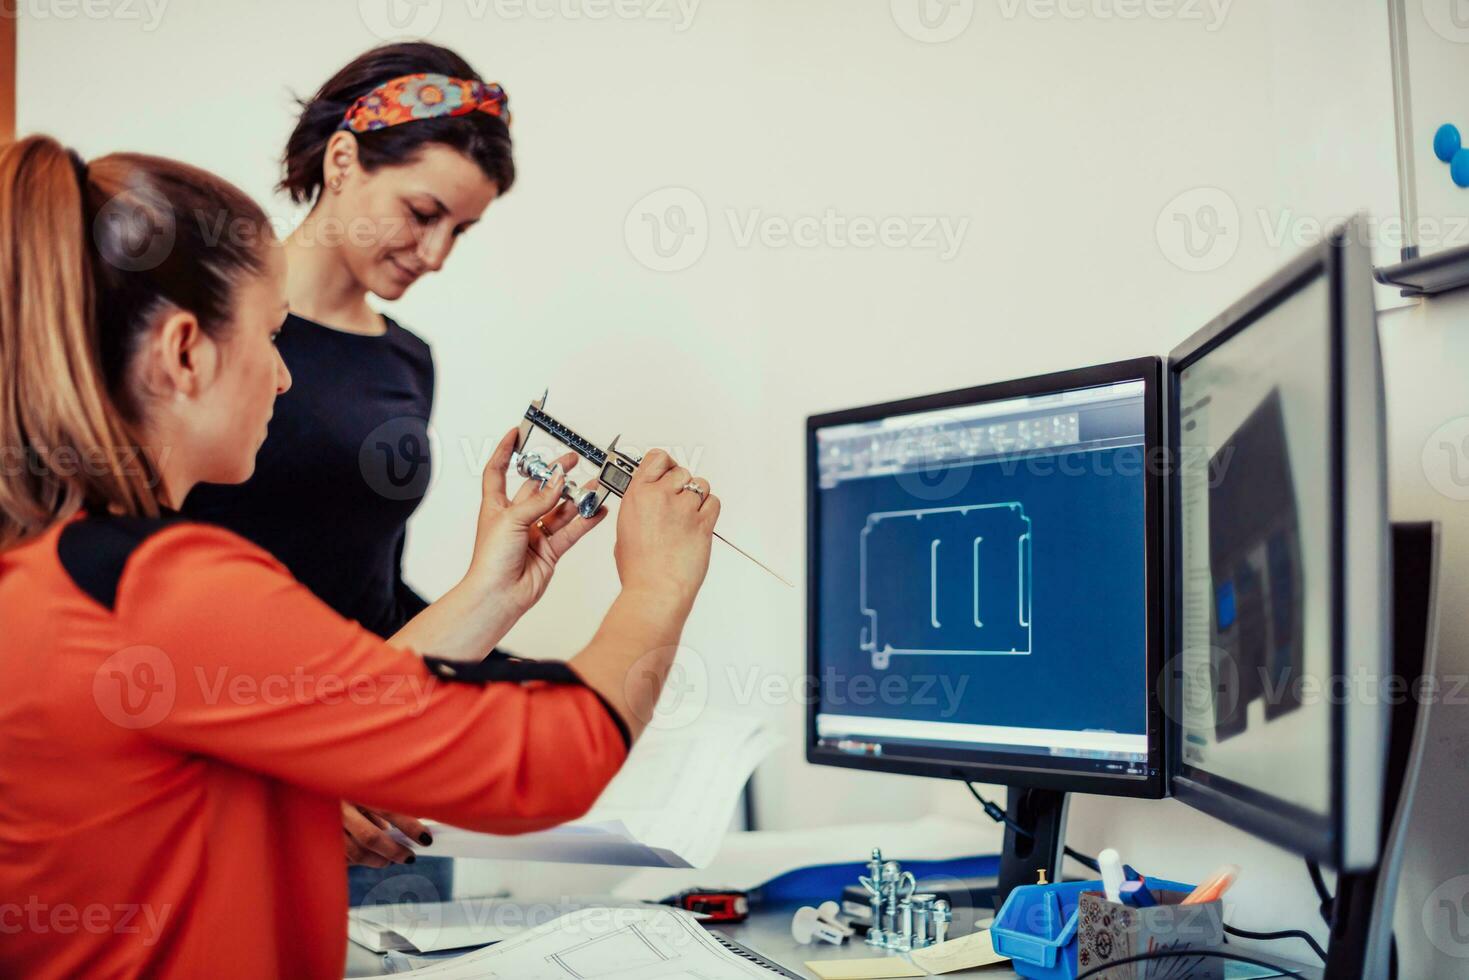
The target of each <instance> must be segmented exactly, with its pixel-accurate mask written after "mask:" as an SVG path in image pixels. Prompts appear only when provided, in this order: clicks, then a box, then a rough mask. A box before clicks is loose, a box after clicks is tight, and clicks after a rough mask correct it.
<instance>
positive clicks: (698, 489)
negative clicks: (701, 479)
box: [680, 480, 706, 500]
mask: <svg viewBox="0 0 1469 980" xmlns="http://www.w3.org/2000/svg"><path fill="white" fill-rule="evenodd" d="M680 489H682V490H692V491H694V493H697V494H698V495H699V499H700V500H703V499H704V494H705V492H706V491H705V490H704V488H703V487H701V486H699V485H698V484H697V483H695V482H694V481H693V480H690V481H689V482H688V483H685V484H684V485H683V486H682V487H681V488H680Z"/></svg>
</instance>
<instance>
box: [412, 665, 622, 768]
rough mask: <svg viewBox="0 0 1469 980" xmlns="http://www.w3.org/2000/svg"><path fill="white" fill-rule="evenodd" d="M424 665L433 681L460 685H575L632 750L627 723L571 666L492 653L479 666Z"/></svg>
mask: <svg viewBox="0 0 1469 980" xmlns="http://www.w3.org/2000/svg"><path fill="white" fill-rule="evenodd" d="M423 662H424V665H425V666H427V667H428V669H429V673H431V674H433V675H434V676H435V677H441V678H443V679H444V680H446V681H455V682H457V683H461V684H497V683H509V684H525V683H527V682H529V681H545V682H546V683H548V684H575V685H577V686H578V687H585V688H586V689H587V690H588V691H591V692H592V695H593V696H594V697H596V699H597V700H598V701H599V702H601V705H602V707H603V708H604V709H606V711H607V717H609V718H611V719H612V724H613V725H615V726H616V727H617V734H618V735H620V736H622V744H623V746H624V747H625V748H626V749H628V750H629V751H631V750H632V730H631V729H629V728H628V727H627V722H626V721H624V720H623V717H622V715H620V714H618V713H617V709H616V708H614V707H612V704H611V702H609V701H608V700H607V699H606V698H604V697H602V695H601V694H599V693H598V692H597V691H596V689H594V688H591V687H587V685H586V683H585V682H584V681H583V680H582V679H581V677H580V676H578V675H577V673H576V671H574V670H572V669H571V665H570V664H567V663H566V662H564V661H561V660H520V659H517V658H515V657H512V656H510V655H509V654H505V653H501V652H500V651H498V650H493V651H491V652H490V655H489V656H488V657H486V658H485V659H484V660H481V661H480V662H479V663H460V662H458V661H454V660H443V659H441V658H439V657H424V658H423Z"/></svg>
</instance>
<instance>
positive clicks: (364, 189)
mask: <svg viewBox="0 0 1469 980" xmlns="http://www.w3.org/2000/svg"><path fill="white" fill-rule="evenodd" d="M509 123H510V112H509V108H508V105H507V99H506V95H505V92H504V91H503V90H502V89H501V88H500V86H498V85H496V84H493V83H487V82H484V81H482V80H480V78H479V75H478V74H477V73H476V72H475V71H474V69H473V68H471V67H470V66H469V64H467V63H466V62H465V61H464V59H462V58H460V57H459V56H458V55H457V54H455V53H454V52H452V51H449V50H448V49H446V48H442V47H438V46H436V45H432V44H425V43H412V44H395V45H388V46H385V47H381V48H377V49H374V50H372V51H368V52H367V53H365V54H363V55H362V56H360V57H358V58H357V59H355V60H354V61H352V63H351V64H349V65H347V66H346V67H344V68H343V69H341V70H340V71H338V72H337V73H336V74H335V75H333V76H332V77H331V78H330V79H329V80H328V81H327V82H326V83H325V84H324V85H323V86H322V87H321V89H320V91H318V92H317V93H316V94H315V95H314V96H312V97H311V98H310V99H308V100H306V101H304V102H303V103H302V111H301V115H300V119H299V120H298V122H297V124H296V128H295V131H294V132H293V133H292V134H291V137H290V140H289V142H288V143H287V145H286V151H285V177H284V179H283V180H282V181H281V184H280V188H281V189H282V190H284V191H286V192H288V193H289V194H290V196H291V197H292V199H294V200H296V201H298V202H301V203H308V204H311V205H312V207H311V211H310V213H309V214H308V216H307V217H306V219H305V220H304V221H303V222H302V224H301V226H300V227H299V228H297V229H296V230H295V231H294V232H293V233H292V234H291V235H290V237H289V238H287V239H286V243H285V246H286V254H287V260H288V268H289V278H288V280H287V292H288V296H289V300H290V306H291V316H290V317H289V318H288V319H287V321H286V323H285V326H284V328H283V329H282V331H281V336H280V351H281V356H282V357H283V358H284V360H285V362H286V365H287V367H289V368H290V370H291V373H292V375H293V376H294V377H295V379H296V383H295V386H294V387H293V388H292V390H291V391H290V392H288V393H286V394H285V395H283V396H281V398H280V400H279V401H278V403H277V405H276V410H275V418H274V420H273V421H272V422H271V426H270V437H269V438H268V439H267V440H266V443H265V446H264V448H263V449H262V451H261V453H260V456H259V459H258V461H257V465H256V472H255V476H254V478H253V479H251V480H250V481H249V482H247V483H245V484H243V485H241V486H230V487H214V486H207V487H201V488H199V489H198V490H196V491H195V492H194V493H193V494H192V495H191V496H190V497H189V499H188V501H187V504H186V507H185V511H186V512H187V513H188V514H189V515H190V516H192V517H196V518H199V519H202V520H208V521H211V522H213V523H217V524H221V525H223V526H225V527H228V528H229V529H231V530H233V531H236V532H238V533H239V534H241V535H243V536H244V537H246V538H248V539H250V540H251V541H254V542H255V543H256V544H259V545H261V546H262V547H264V548H265V549H266V550H267V551H269V552H271V553H272V554H273V555H275V556H276V557H277V558H279V559H280V560H281V562H282V563H283V564H285V565H286V567H287V568H289V569H290V570H291V572H292V573H293V574H294V575H295V576H296V578H297V579H299V580H300V581H301V582H302V584H304V585H306V586H307V587H308V588H309V589H311V590H312V591H313V592H315V593H316V594H317V595H318V596H320V597H321V598H322V599H323V600H325V601H326V602H327V604H328V605H330V606H332V607H333V608H334V609H336V610H337V611H338V612H340V613H341V614H342V615H344V616H347V617H348V618H350V619H355V620H357V621H358V622H360V623H361V624H362V625H363V626H366V627H367V628H368V629H370V630H372V631H373V632H375V633H377V634H378V635H380V636H389V635H391V634H392V633H394V632H395V631H396V630H398V629H399V628H400V627H401V626H402V625H403V624H404V623H405V622H406V621H407V620H408V619H410V618H411V617H412V616H413V615H414V614H415V613H416V612H418V611H419V610H420V609H422V608H423V607H424V605H425V603H424V600H423V599H421V598H419V596H418V595H417V594H415V593H414V591H413V590H412V589H410V588H409V587H408V586H407V585H405V584H404V582H403V577H402V568H401V566H402V554H403V544H404V537H405V527H406V524H407V521H408V518H409V516H410V515H411V514H412V513H413V511H414V509H415V508H416V507H417V506H418V504H419V502H420V501H421V500H422V499H423V495H424V492H425V490H426V489H427V486H428V482H429V475H430V468H431V466H432V462H431V460H430V458H429V450H428V447H429V439H428V418H429V412H430V409H431V407H432V403H433V391H434V366H433V360H432V358H431V356H430V353H429V348H428V345H427V344H426V343H424V342H423V341H422V340H420V339H419V338H418V337H417V336H415V335H414V334H412V333H410V332H409V331H408V330H406V329H404V328H403V327H402V326H400V325H399V324H398V323H397V322H395V321H394V320H392V319H391V318H389V317H386V316H383V315H381V314H379V313H378V312H376V311H375V310H374V309H373V307H372V306H371V305H370V304H369V302H368V299H369V296H376V297H377V298H378V299H380V300H389V301H391V300H396V299H398V298H399V297H401V296H402V295H403V294H404V293H405V292H407V290H408V288H409V287H410V286H412V285H413V284H414V283H415V282H417V281H418V280H419V279H420V278H422V277H423V276H425V275H427V274H429V273H432V272H437V271H438V270H439V269H441V268H442V267H443V265H444V263H445V261H446V260H447V259H448V257H449V253H450V252H451V251H452V250H453V247H454V243H455V242H456V241H457V240H458V237H459V236H460V235H461V234H463V233H464V232H465V231H467V230H468V229H469V228H471V227H473V226H474V225H475V224H476V223H477V222H478V221H479V220H480V217H481V216H482V215H483V213H484V211H485V209H486V208H487V207H488V206H489V205H490V203H491V202H493V201H494V200H495V199H496V198H497V197H499V196H500V195H502V194H504V193H505V192H506V191H508V190H509V189H510V187H511V185H512V183H513V182H514V180H515V164H514V161H513V159H512V156H511V143H510V129H509ZM573 458H574V457H573ZM486 652H487V653H488V652H489V651H486ZM343 820H344V824H345V828H346V832H347V851H348V857H349V860H350V861H352V862H353V863H354V864H365V865H368V866H369V867H368V868H360V867H359V868H353V869H352V892H353V903H354V904H357V903H358V902H360V901H361V900H362V899H363V898H364V897H366V895H367V893H368V892H369V891H370V890H371V889H372V888H374V887H375V885H376V884H377V883H378V882H379V881H380V880H381V879H382V877H384V876H385V875H386V874H391V873H392V872H393V870H395V869H392V868H389V869H387V871H386V872H382V873H377V872H373V871H371V870H369V869H371V868H382V867H383V866H384V865H388V864H390V863H392V862H399V863H407V862H412V861H414V860H415V855H414V854H413V852H412V851H410V850H409V849H408V848H406V847H402V846H400V845H399V844H397V843H395V842H394V840H393V839H392V838H391V837H390V836H389V835H388V833H387V828H388V824H389V823H392V824H395V825H396V826H398V827H399V829H401V830H402V831H404V833H406V834H407V836H408V837H409V838H410V839H416V840H418V841H419V842H421V843H423V844H429V843H431V838H430V837H429V836H428V835H427V833H426V832H425V831H424V828H423V827H422V826H420V825H419V824H418V822H417V821H416V820H414V819H412V818H411V817H407V816H399V815H395V814H381V813H375V812H372V811H367V810H363V809H360V808H358V807H356V806H354V805H353V804H352V803H351V802H350V801H348V802H344V803H343ZM430 853H431V852H430ZM450 867H451V865H450V863H449V862H448V861H435V860H420V861H418V863H417V864H415V866H414V868H413V871H414V874H415V875H421V876H423V877H425V878H427V879H428V880H429V882H430V884H431V885H432V887H433V889H434V890H436V891H437V892H438V894H439V895H440V896H441V897H443V898H447V897H448V895H449V894H450V890H451V882H450V877H449V875H450ZM406 882H407V879H403V880H402V881H400V882H399V884H400V885H406ZM399 890H400V889H394V888H385V889H382V890H380V891H379V893H378V897H386V898H388V899H396V898H399V897H401V896H400V895H398V891H399ZM415 895H416V897H419V898H423V897H425V896H423V895H421V894H417V893H415Z"/></svg>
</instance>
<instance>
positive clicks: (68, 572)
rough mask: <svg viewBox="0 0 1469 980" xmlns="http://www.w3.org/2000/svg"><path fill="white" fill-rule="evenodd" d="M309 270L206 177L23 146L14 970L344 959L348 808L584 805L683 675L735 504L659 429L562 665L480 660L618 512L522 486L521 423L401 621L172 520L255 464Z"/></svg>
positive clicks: (299, 967) (11, 870)
mask: <svg viewBox="0 0 1469 980" xmlns="http://www.w3.org/2000/svg"><path fill="white" fill-rule="evenodd" d="M285 281H286V280H285V260H284V256H283V250H282V249H281V248H279V247H278V243H277V242H276V240H275V238H274V236H273V235H272V233H271V231H270V228H269V225H268V224H267V222H266V220H265V215H264V214H263V213H262V212H261V210H260V208H259V207H258V206H257V205H256V204H255V203H254V202H252V201H251V200H250V199H249V198H248V197H247V196H246V195H244V194H243V193H241V192H240V191H239V190H238V189H236V188H235V187H233V186H231V185H230V184H228V183H226V182H225V181H223V180H220V179H219V178H217V177H215V176H213V175H211V174H209V173H206V172H204V171H202V170H198V169H196V168H193V167H189V166H187V165H185V164H181V163H176V162H174V161H170V160H163V159H159V158H157V157H148V156H140V155H129V154H114V155H112V156H107V157H103V158H101V159H99V160H95V161H93V162H91V163H90V164H84V163H83V162H82V161H81V160H80V159H78V158H77V157H76V156H75V155H74V154H72V153H70V152H69V151H67V150H66V149H65V148H64V147H62V146H60V145H59V144H57V143H56V142H55V141H54V140H51V139H49V138H46V137H40V136H37V137H31V138H28V139H24V140H21V141H19V142H17V143H14V144H11V145H9V146H6V147H4V148H3V149H0V367H3V370H0V452H3V459H0V463H3V468H0V623H3V624H4V628H3V630H0V675H3V676H4V677H5V684H4V685H3V686H0V976H6V977H9V976H17V977H20V976H24V977H28V978H48V977H58V978H60V977H76V976H150V977H151V976H158V977H190V978H192V977H203V976H208V977H250V978H258V977H270V976H291V977H322V978H326V977H330V978H333V980H335V978H337V977H340V976H341V975H342V973H343V965H344V955H345V952H344V951H345V943H344V937H343V928H342V926H343V922H344V917H345V912H346V900H347V896H346V882H345V881H344V879H343V876H342V874H341V870H340V869H341V865H342V859H343V830H342V823H341V815H340V805H341V802H340V801H341V800H343V799H350V800H353V801H359V802H361V803H362V804H364V805H365V806H369V807H373V808H380V809H382V810H387V811H405V810H410V809H412V810H415V811H417V812H421V813H423V814H425V815H427V816H430V817H435V818H437V819H441V820H445V821H447V822H450V823H454V824H458V825H460V826H465V827H470V828H474V829H479V830H484V831H490V832H495V833H517V832H523V831H527V830H533V829H538V828H543V827H546V826H550V825H553V824H555V823H558V822H561V821H563V820H567V819H570V818H572V817H575V816H578V815H580V814H581V813H583V812H585V811H586V809H587V808H588V807H589V806H590V805H591V803H592V801H593V800H594V799H595V798H596V797H597V795H598V794H599V793H600V792H601V790H602V789H603V787H604V786H605V785H606V784H607V782H608V781H609V780H610V779H611V778H612V776H613V774H614V773H615V772H616V771H617V769H618V767H619V766H620V765H621V764H622V761H623V759H624V758H625V756H626V752H627V750H628V747H629V746H630V744H631V742H632V740H633V739H634V738H636V737H637V736H638V735H639V734H640V732H641V729H642V727H643V726H642V719H645V718H647V717H648V715H649V712H650V708H651V701H652V700H654V699H656V697H657V695H658V688H659V687H660V686H661V680H662V678H663V677H664V676H666V673H667V670H668V666H669V662H670V660H671V658H672V653H673V650H674V649H675V648H676V646H677V643H678V637H679V633H680V632H681V630H682V628H683V623H684V620H685V619H686V617H687V616H688V613H689V609H690V607H691V606H692V603H693V600H694V597H695V595H696V593H697V592H698V589H699V587H700V585H701V583H702V581H703V577H704V572H705V570H706V568H707V566H708V560H709V543H710V540H711V532H712V530H713V526H714V521H715V519H716V518H717V516H718V512H719V503H718V500H717V499H716V498H714V497H712V496H708V497H701V496H700V495H697V494H692V493H681V492H680V490H681V489H682V488H683V487H684V485H685V483H686V482H687V474H686V473H685V472H683V471H680V470H679V469H678V468H677V467H675V466H674V465H673V462H672V460H670V459H669V458H668V457H667V456H666V455H664V454H661V453H656V452H655V453H650V454H649V455H648V457H647V458H646V459H645V460H644V462H643V464H642V466H641V467H640V468H639V470H638V473H637V475H636V477H635V478H634V480H635V482H634V485H633V487H632V488H631V489H630V490H629V492H628V493H627V495H626V496H625V497H624V498H623V504H622V507H621V508H620V510H619V514H618V521H617V536H618V540H617V549H616V554H617V563H618V571H619V574H620V575H621V578H622V584H623V588H622V593H621V594H620V595H619V597H618V598H617V599H616V601H614V603H613V604H612V607H611V609H610V610H609V611H608V613H607V615H606V617H605V619H604V620H603V623H602V626H601V628H600V629H599V630H598V632H597V634H596V636H595V637H594V638H593V639H592V641H591V643H589V644H588V645H587V646H586V648H585V649H583V650H582V651H581V652H580V653H578V654H577V655H576V656H575V657H574V658H573V659H572V660H571V661H569V662H567V663H550V662H546V663H525V662H516V661H506V660H492V661H488V662H481V660H480V658H481V657H482V654H483V651H484V650H486V649H488V648H490V647H491V646H493V645H494V643H495V642H496V641H497V640H498V639H499V638H500V637H501V636H503V635H504V633H505V632H506V631H507V630H508V629H509V628H510V626H511V625H512V624H513V623H514V622H515V621H516V619H518V618H519V616H520V615H521V614H523V613H524V612H525V610H526V609H527V608H529V606H530V605H532V604H533V603H534V602H535V601H536V600H537V599H539V597H540V595H541V594H542V593H543V592H544V590H545V588H546V585H547V582H548V580H549V578H550V575H551V572H552V571H553V570H554V568H555V564H556V561H557V559H559V558H560V556H561V555H562V554H564V553H565V552H566V550H567V549H568V548H570V547H571V546H572V545H573V544H574V543H575V542H576V541H577V540H578V539H579V538H580V537H581V536H582V535H584V534H585V533H587V532H588V531H589V530H590V529H591V528H592V527H594V526H595V524H596V523H597V522H596V521H584V520H580V519H576V520H573V518H574V517H575V516H576V515H575V511H574V510H573V509H572V508H570V506H569V505H567V504H564V503H562V502H561V500H560V493H561V489H562V481H561V480H560V479H558V480H555V481H552V482H551V483H549V484H548V485H547V486H545V487H544V488H540V489H537V488H536V487H535V486H534V485H531V484H527V485H526V486H523V487H522V488H521V489H520V491H519V492H518V493H516V494H515V495H514V498H513V499H511V498H509V497H507V494H506V487H505V469H506V466H507V465H508V463H509V460H510V454H511V449H512V447H513V444H514V431H513V430H512V431H511V432H509V433H507V434H506V437H505V438H504V439H503V440H502V441H501V443H500V446H499V448H498V450H497V451H496V453H495V455H494V457H493V458H492V459H491V461H490V463H489V465H488V466H487V467H486V469H485V473H484V501H483V503H482V506H481V511H480V518H479V527H478V532H477V535H476V539H475V546H474V551H473V556H472V558H471V561H470V567H469V569H468V570H467V571H466V573H465V575H464V577H463V579H462V580H461V581H460V583H459V584H458V585H457V586H455V588H453V589H451V590H450V591H449V593H448V594H446V595H445V596H444V597H443V598H442V599H440V600H439V601H438V602H435V603H434V604H432V605H431V606H429V607H428V608H427V609H425V610H423V611H422V612H420V613H419V614H418V615H417V616H415V617H414V618H413V619H411V620H410V621H409V622H408V623H407V624H406V625H404V626H403V627H402V628H401V629H400V630H398V631H397V632H396V633H395V634H394V635H392V636H391V637H390V638H389V639H387V640H383V639H381V638H379V637H378V636H376V635H374V634H372V633H369V632H367V631H366V630H364V629H363V628H362V627H361V626H359V625H358V624H357V623H355V622H352V621H349V620H347V619H344V618H343V617H342V616H340V615H339V614H337V613H336V612H333V611H332V610H331V609H330V608H329V607H328V606H326V605H324V604H323V603H322V602H321V601H320V600H319V599H317V598H316V597H315V596H313V595H312V593H311V592H310V591H309V590H307V589H306V588H305V587H304V586H302V585H300V584H299V583H297V582H296V581H295V580H294V579H293V578H292V577H291V576H290V574H289V573H288V572H287V571H286V570H285V568H284V567H283V566H282V565H281V564H280V563H279V562H278V561H277V560H276V559H274V558H272V557H271V556H270V555H269V554H268V553H267V552H265V551H263V550H261V549H260V548H259V547H258V546H256V545H253V544H250V543H248V542H246V541H245V540H244V539H243V538H240V537H238V536H236V535H234V534H233V533H231V532H229V531H226V530H223V529H221V528H217V527H212V526H206V525H203V524H197V523H194V522H191V521H188V520H185V519H183V518H182V517H181V516H180V515H179V514H178V513H177V510H176V508H177V507H178V503H179V502H180V501H182V500H183V499H184V498H185V497H186V496H187V495H188V493H189V491H190V490H191V489H192V488H193V486H194V485H195V484H197V483H200V482H205V481H207V482H212V483H238V482H240V481H243V480H245V479H247V478H248V477H249V476H250V474H251V472H252V470H253V468H254V460H255V454H256V452H257V451H258V450H259V448H260V445H261V443H262V442H263V440H264V438H265V433H266V426H267V423H268V422H269V420H270V416H271V412H272V407H273V404H274V401H275V397H276V396H277V395H278V394H280V393H282V392H284V391H285V390H286V389H287V388H288V387H289V386H290V384H291V379H290V376H289V374H288V373H287V371H286V369H285V366H284V364H283V363H282V361H281V358H280V355H279V354H278V353H277V351H276V348H275V346H274V338H275V336H276V333H277V331H278V330H279V328H280V325H281V323H282V321H283V320H284V318H285V316H286V286H285ZM650 651H651V652H650ZM634 664H636V665H637V671H636V677H637V683H636V684H629V683H628V679H629V675H630V671H631V669H632V667H633V665H634ZM650 677H651V678H654V679H655V680H656V681H657V683H655V684H652V685H649V684H648V683H647V682H648V679H649V678H650ZM630 699H634V700H630ZM637 699H646V700H643V701H639V700H637Z"/></svg>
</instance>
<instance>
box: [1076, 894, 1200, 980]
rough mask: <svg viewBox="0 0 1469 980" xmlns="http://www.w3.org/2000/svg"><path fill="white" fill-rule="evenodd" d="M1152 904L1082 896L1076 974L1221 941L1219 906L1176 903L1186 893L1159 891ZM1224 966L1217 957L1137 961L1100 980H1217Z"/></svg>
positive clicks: (1115, 970) (1114, 970)
mask: <svg viewBox="0 0 1469 980" xmlns="http://www.w3.org/2000/svg"><path fill="white" fill-rule="evenodd" d="M1151 896H1152V899H1153V900H1154V902H1155V904H1153V905H1150V906H1147V907H1145V908H1136V907H1134V906H1131V905H1124V904H1122V903H1120V902H1109V901H1108V900H1107V896H1106V895H1105V894H1104V893H1103V892H1100V891H1084V892H1082V893H1081V904H1080V908H1079V910H1078V916H1077V917H1078V923H1077V930H1076V931H1077V940H1078V943H1077V953H1076V965H1077V969H1078V972H1079V973H1084V972H1086V971H1087V970H1092V969H1095V968H1097V967H1099V966H1105V965H1106V964H1107V963H1109V962H1113V961H1115V960H1123V959H1127V958H1128V957H1130V956H1138V955H1141V954H1144V953H1153V952H1158V951H1162V950H1174V951H1183V950H1194V949H1212V948H1215V947H1218V946H1220V945H1222V944H1223V942H1224V903H1223V902H1222V901H1213V902H1200V903H1198V904H1195V905H1182V904H1180V903H1181V902H1182V901H1183V900H1184V899H1185V898H1187V897H1188V892H1186V891H1172V890H1169V889H1166V888H1158V889H1154V890H1152V891H1151ZM1223 976H1224V962H1223V961H1222V960H1220V959H1219V958H1218V957H1217V956H1168V957H1163V958H1160V959H1156V960H1141V961H1137V962H1133V963H1124V964H1122V965H1121V966H1117V967H1114V968H1112V969H1110V970H1107V971H1106V972H1105V973H1102V974H1099V977H1101V978H1104V980H1160V978H1164V977H1166V978H1168V980H1220V978H1222V977H1223Z"/></svg>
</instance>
